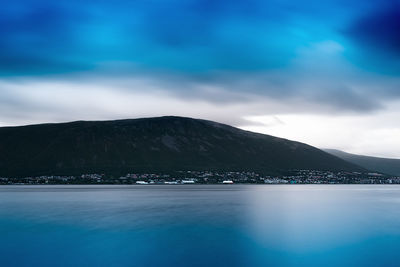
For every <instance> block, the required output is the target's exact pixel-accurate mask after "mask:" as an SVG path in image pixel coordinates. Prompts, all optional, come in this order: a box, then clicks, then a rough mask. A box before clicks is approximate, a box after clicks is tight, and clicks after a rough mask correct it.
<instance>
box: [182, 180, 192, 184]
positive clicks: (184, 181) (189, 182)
mask: <svg viewBox="0 0 400 267" xmlns="http://www.w3.org/2000/svg"><path fill="white" fill-rule="evenodd" d="M182 184H194V181H192V180H182Z"/></svg>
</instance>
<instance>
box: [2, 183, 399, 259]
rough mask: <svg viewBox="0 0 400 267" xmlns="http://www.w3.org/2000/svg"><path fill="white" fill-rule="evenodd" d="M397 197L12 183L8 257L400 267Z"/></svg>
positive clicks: (375, 191) (365, 192)
mask: <svg viewBox="0 0 400 267" xmlns="http://www.w3.org/2000/svg"><path fill="white" fill-rule="evenodd" d="M399 203H400V187H398V186H371V185H369V186H335V185H329V186H324V185H317V186H316V185H312V186H299V185H297V186H291V185H285V186H280V185H277V186H262V185H261V186H257V185H244V186H242V185H234V186H222V185H210V186H201V185H186V186H42V187H35V186H32V187H29V186H25V187H20V186H18V187H16V186H5V187H0V235H1V240H0V256H1V257H0V261H1V262H0V265H1V266H32V265H40V266H55V265H57V266H88V265H89V266H110V265H112V266H161V265H162V266H266V265H272V266H299V265H307V266H309V265H313V266H320V265H327V266H339V265H340V266H360V265H396V263H397V262H398V261H397V260H398V259H397V256H396V255H397V254H396V251H397V247H398V246H399V245H400V209H399ZM20 255H24V257H20Z"/></svg>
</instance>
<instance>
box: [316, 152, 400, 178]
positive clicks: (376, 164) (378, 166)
mask: <svg viewBox="0 0 400 267" xmlns="http://www.w3.org/2000/svg"><path fill="white" fill-rule="evenodd" d="M324 151H325V152H327V153H329V154H331V155H334V156H336V157H338V158H341V159H344V160H346V161H348V162H351V163H354V164H356V165H358V166H361V167H363V168H366V169H369V170H373V171H377V172H381V173H385V174H390V175H396V176H397V175H398V176H400V159H388V158H378V157H369V156H362V155H355V154H350V153H346V152H343V151H340V150H336V149H324Z"/></svg>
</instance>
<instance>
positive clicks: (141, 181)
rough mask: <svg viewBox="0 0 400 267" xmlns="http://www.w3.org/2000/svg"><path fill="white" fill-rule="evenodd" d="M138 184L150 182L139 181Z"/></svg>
mask: <svg viewBox="0 0 400 267" xmlns="http://www.w3.org/2000/svg"><path fill="white" fill-rule="evenodd" d="M136 184H149V183H148V182H145V181H137V182H136Z"/></svg>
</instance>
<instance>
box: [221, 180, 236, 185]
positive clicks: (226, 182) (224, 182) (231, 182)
mask: <svg viewBox="0 0 400 267" xmlns="http://www.w3.org/2000/svg"><path fill="white" fill-rule="evenodd" d="M222 183H223V184H233V181H232V180H225V181H223V182H222Z"/></svg>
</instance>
